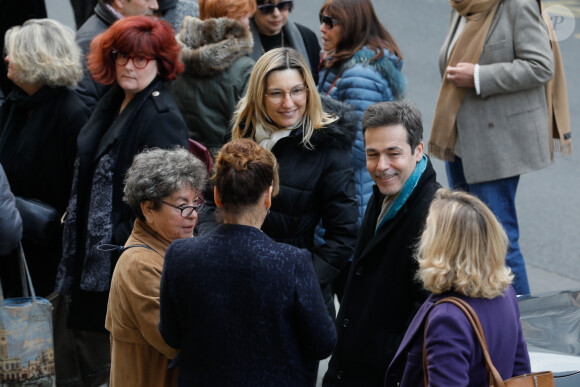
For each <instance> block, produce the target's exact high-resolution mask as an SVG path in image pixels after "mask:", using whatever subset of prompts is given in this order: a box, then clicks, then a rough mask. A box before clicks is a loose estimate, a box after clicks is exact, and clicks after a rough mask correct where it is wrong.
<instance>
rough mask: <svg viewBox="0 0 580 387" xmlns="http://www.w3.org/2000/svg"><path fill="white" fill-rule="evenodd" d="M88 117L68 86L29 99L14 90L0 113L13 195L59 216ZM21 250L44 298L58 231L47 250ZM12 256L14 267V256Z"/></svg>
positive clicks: (1, 151) (0, 156)
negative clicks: (44, 205)
mask: <svg viewBox="0 0 580 387" xmlns="http://www.w3.org/2000/svg"><path fill="white" fill-rule="evenodd" d="M88 118H89V110H88V109H87V108H86V107H85V105H84V104H83V102H82V101H81V100H80V98H79V97H78V96H77V95H76V94H75V93H74V92H73V91H72V90H71V89H70V88H67V87H56V88H52V87H48V86H45V87H43V88H42V89H40V90H39V91H37V92H36V93H35V94H33V95H32V96H28V95H26V93H24V92H23V91H22V90H20V89H19V88H15V89H14V91H13V92H12V93H11V94H10V95H9V97H8V99H7V100H6V102H5V103H4V105H3V106H2V112H1V113H0V163H2V166H3V167H4V170H5V171H6V176H7V177H8V182H9V183H10V187H11V189H12V192H13V193H14V195H17V196H22V197H24V198H31V199H38V200H40V201H43V202H45V203H47V204H49V205H50V206H52V207H54V208H55V209H56V210H57V211H58V213H59V215H61V216H62V215H63V214H64V212H65V210H66V205H67V202H68V197H69V194H70V189H71V183H72V172H73V163H74V159H75V155H76V151H77V147H76V139H77V135H78V133H79V131H80V129H81V128H82V127H83V125H84V124H85V123H86V122H87V120H88ZM59 231H60V230H59ZM23 246H24V252H25V255H26V258H27V260H28V266H29V269H30V272H31V276H32V280H33V284H34V286H35V288H36V289H35V290H36V292H37V294H38V295H40V296H46V295H48V294H49V293H50V292H52V290H53V288H54V279H55V278H56V268H57V265H58V262H59V260H60V253H61V243H60V233H59V234H58V237H57V238H55V239H54V243H51V244H49V245H47V246H38V245H35V244H33V243H32V242H29V241H24V243H23ZM11 258H12V259H11V260H12V261H13V262H14V263H16V254H15V253H14V254H13V255H12V256H11ZM4 261H6V260H4ZM14 270H16V269H12V268H10V269H8V268H6V267H3V269H2V272H3V273H6V274H7V275H8V274H11V275H15V274H16V273H17V271H14ZM9 276H10V275H9ZM12 278H13V277H12ZM8 281H10V279H9V280H8ZM3 283H4V282H3Z"/></svg>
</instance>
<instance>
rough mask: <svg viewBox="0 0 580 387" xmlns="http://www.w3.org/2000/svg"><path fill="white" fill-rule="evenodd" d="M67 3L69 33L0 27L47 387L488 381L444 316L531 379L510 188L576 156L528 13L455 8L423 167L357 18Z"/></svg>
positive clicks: (6, 260)
mask: <svg viewBox="0 0 580 387" xmlns="http://www.w3.org/2000/svg"><path fill="white" fill-rule="evenodd" d="M71 3H72V5H73V6H74V8H75V21H76V24H77V27H78V30H77V31H76V35H75V33H74V32H73V31H72V30H70V29H69V28H67V27H65V26H63V25H62V24H61V23H59V22H57V21H54V20H51V19H47V18H46V10H45V9H44V8H43V7H40V8H39V10H40V11H39V14H38V15H37V16H38V18H32V19H29V20H20V19H18V18H15V22H14V23H17V25H16V24H14V23H13V24H12V25H11V28H5V29H3V30H2V33H3V34H4V32H5V36H4V39H3V44H4V51H5V57H4V62H5V66H6V73H5V74H4V75H6V77H7V79H6V80H3V82H2V84H1V86H2V94H0V97H1V99H0V101H1V106H0V109H1V110H0V211H1V212H0V255H1V256H0V268H1V271H0V277H1V281H2V286H3V289H4V295H5V296H6V297H15V296H18V295H19V291H20V289H19V286H18V282H17V280H18V278H19V277H18V275H17V273H18V267H17V266H18V265H17V262H18V260H17V259H16V258H17V256H18V254H19V251H20V249H19V247H18V246H19V243H20V245H21V246H22V248H23V252H24V254H25V256H26V259H27V260H28V266H29V268H30V274H31V277H32V281H33V284H34V287H35V289H36V292H37V294H39V295H40V296H45V297H49V298H50V299H51V300H52V302H53V305H54V306H55V310H54V338H55V340H54V341H55V362H56V378H57V385H62V386H65V385H66V386H98V385H101V384H103V383H109V385H110V386H112V387H114V386H176V385H180V386H191V385H203V386H222V385H223V386H233V385H236V386H237V385H260V386H267V385H271V386H283V385H288V386H314V385H315V383H316V380H317V375H318V374H319V373H320V372H321V371H322V372H324V378H323V381H322V383H323V385H324V386H381V385H385V386H399V385H400V386H419V385H422V384H423V381H424V380H427V379H428V380H429V383H430V384H429V385H433V386H463V385H465V386H467V385H469V386H485V385H487V375H486V368H485V365H484V362H483V360H482V356H481V351H479V349H478V345H479V344H478V342H477V341H475V340H474V336H473V333H472V330H471V326H470V324H469V322H468V321H467V319H466V318H465V317H464V315H463V313H462V312H461V311H460V310H459V309H457V307H455V306H453V305H451V304H440V303H438V301H440V300H441V299H443V298H445V297H448V296H453V297H458V298H461V299H463V300H464V301H466V302H467V303H468V304H470V305H471V306H472V307H473V309H474V310H475V311H476V312H477V314H478V316H479V318H480V320H481V321H482V326H483V331H484V332H485V336H486V338H487V342H488V346H489V348H488V349H489V353H490V356H491V358H492V360H493V361H494V363H497V364H498V365H499V367H497V368H498V372H499V373H500V374H501V377H502V378H504V379H507V378H510V377H512V376H516V375H520V374H524V373H528V372H529V371H530V361H529V357H528V354H527V350H526V345H525V340H524V338H523V335H522V327H521V324H520V322H519V310H518V306H517V302H516V298H515V296H516V294H527V293H529V285H528V281H527V277H526V273H525V265H524V261H523V257H522V255H521V253H520V251H519V247H518V235H519V232H518V224H517V217H516V214H515V205H514V200H515V193H516V189H517V184H518V179H519V176H520V175H521V174H523V173H526V172H530V171H534V170H537V169H540V168H543V167H545V166H547V165H548V164H549V163H550V161H551V159H553V151H554V148H553V146H552V144H551V142H552V137H554V138H557V139H558V140H559V141H560V146H561V148H562V149H566V147H567V146H569V140H570V136H569V124H568V127H566V125H565V123H566V120H565V118H566V117H565V115H566V114H567V110H564V113H562V111H563V110H562V109H561V107H562V106H564V105H565V107H566V109H567V100H566V93H565V86H564V85H562V84H561V82H560V83H558V81H556V82H555V83H554V82H553V81H552V77H553V76H554V73H555V72H557V71H558V69H559V68H561V67H559V61H560V58H559V55H558V54H557V51H555V50H554V44H550V40H549V32H550V27H549V26H548V25H546V24H544V23H543V22H541V8H540V7H539V3H538V2H536V1H535V0H514V1H504V0H451V1H450V5H451V13H452V18H451V24H450V28H449V33H448V36H447V38H446V39H445V42H444V45H443V48H442V50H441V55H440V67H441V74H442V77H443V81H442V85H441V91H440V94H439V98H438V100H437V102H436V111H435V118H434V123H433V129H432V130H431V134H430V136H431V137H430V139H429V141H428V147H427V146H426V145H424V142H423V122H422V117H421V113H420V112H419V111H418V109H417V108H416V106H415V105H413V104H412V103H410V102H408V101H406V100H405V99H404V96H405V90H406V86H407V80H406V77H405V76H404V75H403V72H402V66H403V51H404V50H402V49H401V48H400V47H399V46H398V44H397V42H396V40H395V38H394V37H393V36H392V35H391V33H390V32H389V31H388V29H387V28H385V26H384V25H383V24H382V23H381V22H380V21H379V18H378V17H377V15H376V13H375V10H374V7H373V4H372V2H371V1H370V0H326V1H325V2H324V4H323V5H322V7H321V9H320V12H319V20H320V31H319V33H320V34H319V35H317V34H316V33H315V32H313V31H311V30H310V29H308V28H307V27H305V26H303V25H301V24H299V23H296V22H294V21H292V20H290V19H289V16H290V14H291V12H292V9H293V7H294V6H295V5H296V4H295V2H294V1H292V0H199V1H197V2H195V1H186V0H98V2H95V3H94V4H91V6H90V7H88V8H87V5H88V4H90V3H91V2H86V3H85V2H79V1H74V0H71ZM42 12H44V15H43V14H42ZM521 15H524V16H525V17H524V16H521ZM516 16H517V17H516ZM353 37H358V38H356V39H353ZM320 42H321V43H322V45H320ZM555 69H556V70H555ZM555 79H557V78H555ZM551 82H552V83H551ZM547 89H549V90H551V92H550V93H546V90H547ZM554 90H555V92H554ZM554 106H558V107H560V110H558V111H556V110H555V108H554ZM563 123H564V124H563ZM516 144H518V145H516ZM521 144H525V145H524V146H522V145H521ZM192 147H193V148H195V149H197V150H199V149H202V150H204V151H205V152H206V157H207V160H204V161H205V162H202V161H200V159H199V158H198V157H196V156H194V155H193V154H192V152H191V151H190V149H193V148H192ZM529 149H536V150H537V152H530V151H529ZM429 155H431V156H434V157H438V158H441V159H443V160H445V162H446V169H447V177H448V181H449V186H450V187H451V189H445V188H442V187H441V185H440V184H439V183H438V182H437V176H436V173H435V170H434V169H433V166H432V164H431V160H430V158H429ZM197 156H199V154H198V155H197ZM212 165H214V166H213V168H212V167H211V166H212ZM22 201H24V202H25V203H26V205H27V206H35V205H36V206H38V205H42V206H44V207H45V208H46V207H48V208H51V209H52V210H53V211H54V213H55V216H57V217H58V218H60V219H62V221H61V224H58V223H56V224H49V225H47V226H46V228H45V229H48V230H49V231H50V232H51V234H50V235H51V238H41V236H39V235H34V233H35V232H38V230H39V229H40V228H39V227H36V228H34V227H27V222H36V221H38V222H41V221H42V220H41V219H38V220H37V219H35V218H32V219H30V217H29V216H27V217H22V219H21V216H20V213H19V211H18V209H19V205H22V204H21V203H22ZM19 203H20V204H19ZM29 208H30V207H29ZM32 208H34V207H32ZM33 213H34V211H33ZM35 230H36V231H35ZM336 301H338V305H339V308H338V310H336ZM498 311H500V312H498ZM498 313H500V314H501V315H502V316H504V318H503V319H502V321H501V322H498V320H497V319H496V318H495V317H494V316H495V315H497V314H498ZM474 354H475V355H474ZM329 356H330V360H329V364H328V369H327V370H319V362H320V360H323V359H325V358H328V357H329ZM422 357H425V359H426V362H423V361H422ZM423 364H428V365H429V366H428V368H425V369H424V368H423ZM1 379H2V378H1V376H0V381H1Z"/></svg>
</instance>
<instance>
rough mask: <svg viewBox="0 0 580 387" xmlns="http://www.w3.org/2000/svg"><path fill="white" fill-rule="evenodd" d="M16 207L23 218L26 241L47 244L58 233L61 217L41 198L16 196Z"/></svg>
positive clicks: (23, 236)
mask: <svg viewBox="0 0 580 387" xmlns="http://www.w3.org/2000/svg"><path fill="white" fill-rule="evenodd" d="M16 208H17V209H18V212H20V217H21V218H22V228H23V230H22V231H23V233H22V239H23V241H24V242H27V241H30V242H32V243H35V244H38V245H47V244H49V243H50V242H51V241H52V240H53V239H54V238H55V237H56V236H57V235H58V229H59V227H60V217H59V216H58V212H57V211H56V210H55V209H54V208H53V207H51V206H49V205H48V204H46V203H44V202H41V201H40V200H36V199H25V198H23V197H20V196H16Z"/></svg>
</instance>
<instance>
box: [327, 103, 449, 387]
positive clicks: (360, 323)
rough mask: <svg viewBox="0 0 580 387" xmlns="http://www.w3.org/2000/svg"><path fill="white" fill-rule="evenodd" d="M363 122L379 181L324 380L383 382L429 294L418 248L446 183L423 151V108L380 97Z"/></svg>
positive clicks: (342, 383) (367, 148)
mask: <svg viewBox="0 0 580 387" xmlns="http://www.w3.org/2000/svg"><path fill="white" fill-rule="evenodd" d="M362 126H363V136H364V140H365V153H366V163H367V169H368V171H369V173H370V175H371V177H372V179H373V180H374V182H375V186H374V187H373V195H372V196H371V198H370V200H369V203H368V206H367V210H366V213H365V217H364V220H363V223H362V225H361V229H360V232H359V236H358V241H357V247H356V250H355V253H354V259H353V261H352V263H351V266H350V270H349V275H348V279H347V283H346V288H345V292H344V296H343V298H342V300H341V305H340V309H339V312H338V317H337V319H336V324H337V330H338V342H337V345H336V347H335V350H334V352H333V354H332V357H331V359H330V363H329V367H328V372H327V373H326V375H325V377H324V382H323V385H324V386H334V385H339V386H382V385H383V382H384V377H385V372H386V370H387V367H388V366H389V363H390V361H391V360H392V358H393V356H394V355H395V352H396V351H397V348H398V346H399V343H400V342H401V339H402V338H403V335H404V334H405V331H406V329H407V326H408V324H409V323H410V322H411V320H412V319H413V316H414V315H415V313H416V311H417V310H418V308H419V307H420V306H421V304H422V303H423V301H424V300H425V299H426V298H427V296H428V294H427V293H426V292H425V291H424V290H423V289H422V288H421V286H420V285H419V284H418V283H417V282H416V281H415V272H416V270H417V263H416V261H415V259H414V256H413V253H414V247H415V244H416V243H417V240H418V239H419V237H420V235H421V232H422V231H423V227H424V224H425V219H426V218H427V213H428V210H429V205H430V203H431V200H432V199H433V196H434V195H435V192H436V191H437V189H439V188H440V185H439V184H438V183H437V180H436V174H435V170H434V169H433V166H432V165H431V162H430V161H429V159H428V158H427V156H425V155H424V154H423V142H422V138H423V124H422V122H421V113H420V112H419V111H418V109H417V108H416V107H414V106H413V105H410V104H409V103H407V102H404V101H402V102H381V103H377V104H374V105H371V106H369V107H368V108H367V110H366V111H365V112H364V114H363V117H362ZM419 360H420V359H419Z"/></svg>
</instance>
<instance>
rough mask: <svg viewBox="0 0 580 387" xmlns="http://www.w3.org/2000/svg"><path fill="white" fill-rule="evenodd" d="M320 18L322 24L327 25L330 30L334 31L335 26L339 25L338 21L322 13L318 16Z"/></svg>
mask: <svg viewBox="0 0 580 387" xmlns="http://www.w3.org/2000/svg"><path fill="white" fill-rule="evenodd" d="M318 18H319V19H320V24H326V26H327V27H328V28H330V29H332V27H334V25H335V24H339V21H338V20H336V19H333V18H332V17H330V16H328V15H323V14H322V13H320V14H318Z"/></svg>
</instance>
